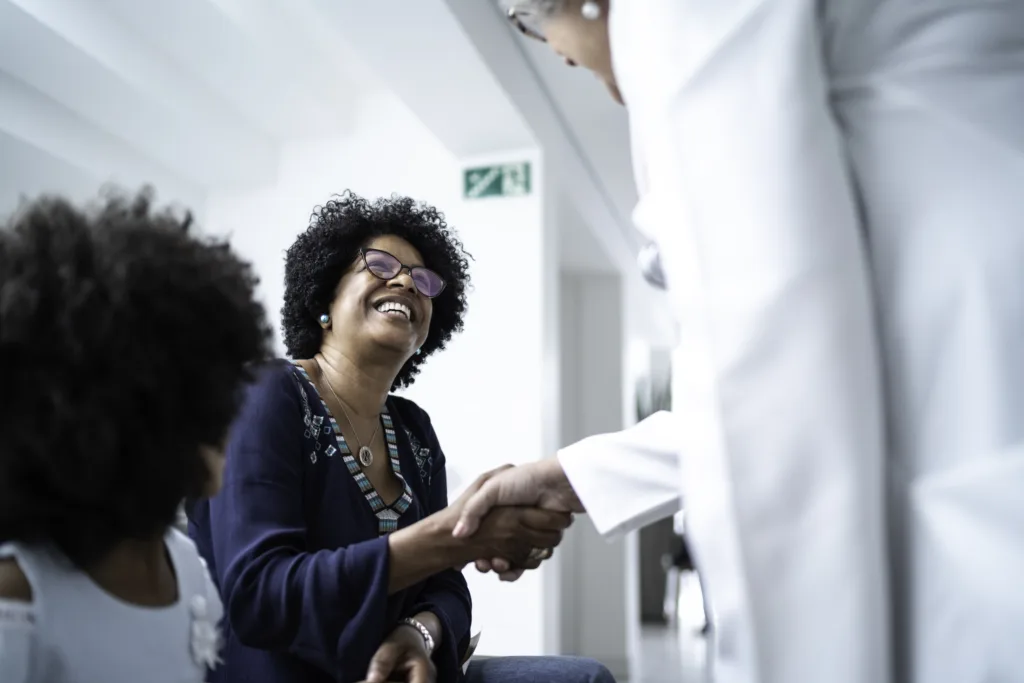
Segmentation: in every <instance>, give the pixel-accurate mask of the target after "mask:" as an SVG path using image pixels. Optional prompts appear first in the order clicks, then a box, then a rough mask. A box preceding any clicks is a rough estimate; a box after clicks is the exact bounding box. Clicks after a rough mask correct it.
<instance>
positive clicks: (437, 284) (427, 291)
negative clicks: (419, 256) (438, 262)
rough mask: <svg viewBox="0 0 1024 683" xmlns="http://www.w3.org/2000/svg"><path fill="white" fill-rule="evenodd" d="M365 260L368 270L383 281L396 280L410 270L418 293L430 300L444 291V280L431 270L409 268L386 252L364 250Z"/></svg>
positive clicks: (418, 267) (416, 267)
mask: <svg viewBox="0 0 1024 683" xmlns="http://www.w3.org/2000/svg"><path fill="white" fill-rule="evenodd" d="M363 260H364V261H365V262H366V269H367V270H369V271H370V272H371V273H372V274H373V275H374V276H375V277H379V278H380V279H381V280H391V279H394V278H396V277H398V274H399V273H401V272H402V271H403V270H408V271H409V275H410V276H411V277H412V283H413V285H415V286H416V291H417V292H419V293H420V294H422V295H423V296H425V297H427V298H428V299H433V298H434V297H435V296H437V295H438V294H440V293H441V292H443V291H444V285H445V282H444V280H443V279H442V278H441V276H440V275H438V274H437V273H435V272H434V271H432V270H431V269H430V268H424V267H423V266H407V265H405V264H404V263H402V262H401V261H399V260H398V259H397V258H395V256H394V255H392V254H389V253H388V252H386V251H381V250H380V249H364V250H363Z"/></svg>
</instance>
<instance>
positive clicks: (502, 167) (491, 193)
mask: <svg viewBox="0 0 1024 683" xmlns="http://www.w3.org/2000/svg"><path fill="white" fill-rule="evenodd" d="M462 188H463V194H464V195H465V197H466V199H481V198H483V197H525V196H526V195H528V194H530V162H528V161H524V162H522V163H519V164H499V165H497V166H481V167H479V168H470V169H466V171H465V172H464V173H463V175H462Z"/></svg>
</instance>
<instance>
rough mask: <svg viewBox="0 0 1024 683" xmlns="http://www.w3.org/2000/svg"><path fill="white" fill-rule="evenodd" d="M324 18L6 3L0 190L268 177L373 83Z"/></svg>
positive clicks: (224, 8) (152, 6)
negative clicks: (112, 172)
mask: <svg viewBox="0 0 1024 683" xmlns="http://www.w3.org/2000/svg"><path fill="white" fill-rule="evenodd" d="M322 19H323V18H322V16H321V15H320V14H319V13H318V12H317V10H316V6H315V5H313V4H311V3H310V2H308V0H288V2H278V1H277V0H173V2H159V1H154V0H88V1H84V0H0V102H2V103H3V106H2V107H0V160H3V163H2V164H0V193H3V192H6V193H7V194H10V193H11V192H12V191H13V189H12V188H17V190H18V191H19V192H25V193H35V192H38V191H43V190H49V189H52V188H53V187H55V186H58V187H63V188H69V189H71V188H77V187H82V188H83V189H84V188H86V187H88V188H89V190H88V192H89V194H91V193H93V192H95V188H96V186H97V184H98V183H99V182H103V181H107V180H115V181H117V182H124V183H128V184H137V183H139V182H142V181H146V182H152V183H154V184H156V185H157V186H159V187H161V188H162V191H163V192H164V194H165V195H166V194H167V191H165V190H163V188H171V190H170V194H171V195H172V196H173V195H176V198H178V199H183V200H195V199H196V198H197V197H199V196H201V195H202V193H203V192H204V191H206V190H209V189H211V188H218V189H220V188H223V189H231V188H234V187H244V186H248V185H251V184H253V183H258V182H265V181H266V180H267V179H268V178H272V177H273V176H272V174H273V173H275V172H276V168H277V149H278V146H279V144H280V143H281V142H282V141H283V140H284V139H286V138H292V137H295V136H297V135H298V136H304V135H317V134H322V133H329V132H331V133H334V132H337V131H338V130H339V129H343V127H344V125H345V122H346V119H347V116H348V115H349V113H350V112H351V111H352V106H353V102H354V100H355V99H356V98H358V97H360V95H361V93H364V92H366V91H367V90H368V89H371V88H372V87H374V86H373V83H374V79H373V78H372V77H371V76H370V75H369V74H368V73H367V72H366V70H365V69H363V68H361V65H360V63H359V60H358V59H357V58H356V57H355V55H353V54H352V53H351V52H350V51H348V50H347V49H346V47H345V44H344V43H343V42H342V41H340V40H337V37H336V36H335V35H334V33H333V32H332V31H331V30H330V29H329V28H328V26H329V25H330V24H329V22H326V21H323V20H322ZM112 168H116V169H120V171H119V172H120V176H121V177H115V178H110V177H109V169H112ZM11 176H13V177H11ZM57 179H60V180H61V181H62V182H60V183H57V182H55V180H57ZM10 199H11V198H10V197H6V196H0V203H3V204H7V203H8V202H9V201H10Z"/></svg>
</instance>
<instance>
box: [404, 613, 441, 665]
mask: <svg viewBox="0 0 1024 683" xmlns="http://www.w3.org/2000/svg"><path fill="white" fill-rule="evenodd" d="M398 623H399V624H404V625H405V626H411V627H412V628H414V629H416V630H417V631H418V632H419V634H420V635H421V636H423V645H424V646H425V647H426V648H427V654H428V655H431V656H432V655H433V654H434V636H432V635H430V631H429V630H428V629H427V627H426V626H424V625H423V624H421V623H420V622H419V621H417V620H416V619H413V618H411V617H410V618H406V619H402V620H401V621H399V622H398Z"/></svg>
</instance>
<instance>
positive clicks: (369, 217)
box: [281, 191, 471, 390]
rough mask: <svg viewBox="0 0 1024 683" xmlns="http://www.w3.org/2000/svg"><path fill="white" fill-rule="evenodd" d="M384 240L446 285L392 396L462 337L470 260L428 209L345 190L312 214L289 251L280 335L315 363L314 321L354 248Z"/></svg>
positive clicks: (291, 350)
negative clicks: (394, 240)
mask: <svg viewBox="0 0 1024 683" xmlns="http://www.w3.org/2000/svg"><path fill="white" fill-rule="evenodd" d="M384 235H394V236H395V237H401V238H402V239H404V240H405V241H407V242H409V244H411V245H412V246H414V247H416V249H417V251H419V252H420V254H422V255H423V261H424V265H426V266H427V267H428V268H430V269H431V270H434V271H436V272H437V274H438V275H440V276H441V277H442V278H444V280H445V282H446V283H447V287H445V289H444V291H443V292H441V294H440V296H438V297H437V298H435V299H434V301H433V304H434V312H433V316H432V317H431V319H430V332H429V334H428V336H427V341H426V342H425V343H424V344H423V346H422V347H421V348H420V353H419V354H417V355H415V356H413V357H412V358H410V359H409V361H408V362H407V363H406V364H405V365H404V366H403V367H402V369H401V371H400V372H399V373H398V376H397V377H396V378H395V381H394V384H393V385H392V390H394V389H398V388H400V387H407V386H409V385H410V384H412V383H413V380H414V378H415V376H416V374H417V373H419V366H420V365H421V364H422V363H423V361H425V360H426V359H427V358H428V357H429V356H430V354H432V353H434V352H435V351H437V350H439V349H443V348H444V347H445V345H446V344H447V343H448V341H449V340H450V339H451V338H452V335H453V334H454V333H456V332H461V331H462V325H463V317H464V316H465V314H466V292H467V290H468V288H469V258H471V256H470V255H469V254H468V253H466V251H465V250H464V249H463V247H462V242H460V241H459V239H458V237H456V235H455V232H454V231H453V230H452V229H451V228H449V227H448V224H447V223H446V222H445V218H444V214H442V213H440V212H439V211H438V210H437V209H435V208H434V207H433V206H430V205H428V204H424V203H421V202H417V201H415V200H413V199H410V198H409V197H401V196H398V195H392V196H391V197H390V198H381V199H377V200H375V201H373V202H370V201H367V200H366V199H364V198H362V197H360V196H359V195H357V194H354V193H353V192H351V191H346V192H344V193H343V194H341V195H337V196H336V197H334V198H333V199H332V200H331V201H329V202H327V203H326V204H324V205H323V206H319V207H317V208H316V209H314V211H313V215H312V217H311V218H310V224H309V227H308V228H307V229H306V231H305V232H303V233H302V234H300V235H299V237H298V239H296V240H295V243H294V244H292V246H291V247H290V248H289V249H288V256H287V258H286V261H285V275H284V286H285V290H284V306H283V308H282V309H281V330H282V332H283V336H284V344H285V347H286V348H287V350H288V355H289V356H291V357H292V358H295V359H305V358H312V357H313V356H315V355H316V354H317V352H318V351H320V345H321V343H322V341H323V329H322V328H321V327H320V324H319V323H318V322H317V321H318V319H319V317H320V315H321V314H323V313H325V312H327V310H328V308H329V307H330V304H331V302H332V301H333V300H334V297H335V294H336V290H337V287H338V282H339V281H340V280H341V276H342V275H343V274H344V272H345V270H346V269H347V268H349V267H350V266H351V265H352V263H354V262H355V260H356V258H357V257H358V255H359V249H360V248H361V247H363V246H365V245H366V244H367V243H368V242H369V241H370V240H372V239H374V238H375V237H381V236H384Z"/></svg>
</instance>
